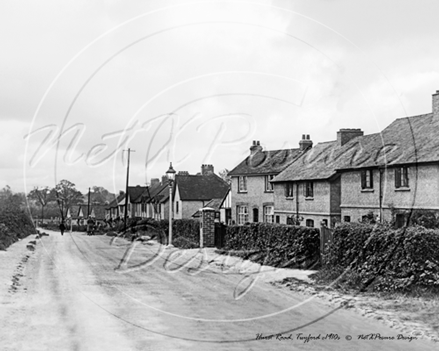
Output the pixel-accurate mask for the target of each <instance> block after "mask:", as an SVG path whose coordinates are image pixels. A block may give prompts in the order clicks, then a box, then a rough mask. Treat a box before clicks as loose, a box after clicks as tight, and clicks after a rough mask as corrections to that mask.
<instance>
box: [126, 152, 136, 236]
mask: <svg viewBox="0 0 440 351" xmlns="http://www.w3.org/2000/svg"><path fill="white" fill-rule="evenodd" d="M124 151H127V152H128V158H127V181H126V183H125V209H124V231H126V230H127V212H128V177H129V174H130V153H131V152H135V150H131V149H130V148H128V150H124Z"/></svg>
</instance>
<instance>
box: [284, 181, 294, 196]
mask: <svg viewBox="0 0 440 351" xmlns="http://www.w3.org/2000/svg"><path fill="white" fill-rule="evenodd" d="M285 192H286V194H285V195H286V197H293V183H292V182H289V183H286V187H285Z"/></svg>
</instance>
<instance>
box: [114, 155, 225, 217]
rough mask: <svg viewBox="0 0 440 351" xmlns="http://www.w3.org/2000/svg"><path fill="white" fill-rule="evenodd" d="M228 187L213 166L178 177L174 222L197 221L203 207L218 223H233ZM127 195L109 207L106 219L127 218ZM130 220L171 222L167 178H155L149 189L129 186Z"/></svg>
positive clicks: (205, 165) (203, 166)
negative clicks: (188, 219)
mask: <svg viewBox="0 0 440 351" xmlns="http://www.w3.org/2000/svg"><path fill="white" fill-rule="evenodd" d="M228 195H229V184H228V183H227V182H226V181H225V180H223V179H222V178H221V177H219V176H218V175H216V174H215V173H214V166H213V165H207V164H204V165H202V167H201V172H200V173H197V174H195V175H191V174H189V172H186V171H180V172H178V173H177V174H176V176H175V180H174V182H173V183H172V188H171V198H172V201H171V204H172V206H173V208H172V213H173V218H174V219H182V218H196V217H198V216H199V210H200V209H201V208H204V207H210V208H214V209H215V210H216V213H217V220H218V221H222V222H228V221H230V205H229V208H226V206H228V204H230V201H228V200H229V199H228ZM125 203H126V199H125V194H124V193H120V195H119V196H118V197H117V198H115V199H114V200H113V201H112V202H111V203H110V204H109V205H108V206H107V208H106V217H107V219H112V220H116V219H122V218H124V216H125ZM127 204H128V207H127V216H128V217H129V218H154V219H157V220H160V219H169V213H170V212H169V209H170V208H169V206H170V185H169V180H168V178H167V176H162V179H159V178H153V179H151V184H150V185H149V186H139V185H138V186H130V187H128V191H127Z"/></svg>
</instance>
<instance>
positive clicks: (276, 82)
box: [0, 0, 439, 192]
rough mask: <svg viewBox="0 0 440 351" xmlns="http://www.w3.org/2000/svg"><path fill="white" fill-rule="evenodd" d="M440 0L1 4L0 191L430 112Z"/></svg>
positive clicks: (96, 180) (196, 165) (272, 144)
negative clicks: (127, 162)
mask: <svg viewBox="0 0 440 351" xmlns="http://www.w3.org/2000/svg"><path fill="white" fill-rule="evenodd" d="M438 6H439V5H438V1H437V0H424V1H421V2H416V1H409V0H405V1H402V0H385V1H383V0H382V1H379V0H373V1H372V0H368V1H367V0H360V1H353V0H322V1H320V0H312V1H294V0H289V1H275V0H274V1H270V0H253V1H239V0H234V1H210V0H204V1H182V0H180V1H171V0H160V1H159V0H156V1H147V0H144V1H135V0H134V1H129V2H127V1H116V0H109V1H85V0H74V1H73V0H72V1H59V0H40V1H30V0H28V1H26V0H25V1H16V0H2V1H1V2H0V26H1V30H0V41H1V47H2V55H0V73H1V79H0V98H1V103H0V130H1V140H0V143H1V147H0V153H1V154H0V160H1V161H0V162H1V173H0V187H4V186H6V185H9V186H11V188H12V190H13V191H30V190H31V189H32V188H33V187H34V186H40V187H41V186H50V187H52V186H54V185H55V184H56V183H57V182H59V181H60V180H61V179H68V180H70V181H72V182H73V183H75V184H76V186H77V188H78V189H79V190H81V191H83V192H85V191H87V188H88V187H91V186H94V185H98V186H104V187H106V188H107V189H108V190H110V191H112V192H117V191H118V190H119V189H124V187H125V177H126V161H127V160H126V155H127V154H126V153H125V154H124V153H123V152H122V150H126V149H127V148H131V149H133V150H135V152H134V153H132V154H131V167H130V185H138V184H139V185H145V184H146V183H148V182H149V181H150V179H151V178H152V177H153V178H154V177H160V176H161V175H162V174H164V173H165V171H166V170H167V169H168V165H169V162H170V161H171V162H173V165H174V168H175V169H176V170H177V171H188V172H190V173H192V174H195V173H197V172H198V171H199V170H200V166H201V164H205V163H206V164H213V165H214V169H215V172H216V173H218V171H220V170H222V169H224V168H227V169H229V170H231V169H232V168H234V167H235V166H236V165H237V164H238V163H239V162H240V161H241V160H242V159H244V158H245V157H246V156H247V155H248V153H249V146H250V145H251V143H252V140H259V141H260V142H261V145H263V147H264V148H265V149H267V150H276V149H282V148H296V147H298V142H299V140H300V138H301V135H302V134H310V136H311V139H312V140H313V142H314V143H315V144H316V143H318V142H322V141H328V140H333V139H335V138H336V131H337V130H339V129H340V128H361V129H362V130H363V131H364V132H365V134H370V133H375V132H378V131H380V130H381V129H383V128H384V127H386V126H387V125H388V124H390V123H391V122H392V121H393V120H394V119H395V118H399V117H404V116H411V115H417V114H423V113H428V112H430V111H431V95H432V94H433V93H434V92H435V91H436V90H437V89H438V88H439V82H438V78H439V74H438V65H439V57H438V54H439V46H438V45H439V29H438V17H439V8H438Z"/></svg>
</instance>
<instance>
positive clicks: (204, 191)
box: [174, 173, 229, 201]
mask: <svg viewBox="0 0 440 351" xmlns="http://www.w3.org/2000/svg"><path fill="white" fill-rule="evenodd" d="M175 185H176V186H177V187H178V189H179V194H180V199H181V200H183V201H191V200H193V201H209V200H212V199H214V198H223V197H224V196H225V194H226V193H227V192H228V190H229V184H228V183H226V182H225V181H224V180H223V179H221V178H220V177H219V176H217V175H216V174H213V173H212V174H208V175H176V181H175ZM175 189H176V188H175ZM175 189H174V191H175Z"/></svg>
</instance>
